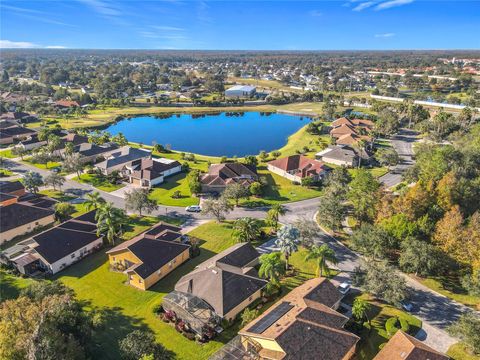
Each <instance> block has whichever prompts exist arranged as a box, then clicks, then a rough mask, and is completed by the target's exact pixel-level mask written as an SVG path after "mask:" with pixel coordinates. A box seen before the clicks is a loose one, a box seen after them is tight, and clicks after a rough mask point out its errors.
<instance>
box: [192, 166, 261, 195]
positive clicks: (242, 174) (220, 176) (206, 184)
mask: <svg viewBox="0 0 480 360" xmlns="http://www.w3.org/2000/svg"><path fill="white" fill-rule="evenodd" d="M257 180H258V175H257V169H256V167H255V166H251V165H246V164H242V163H224V164H212V165H210V167H209V168H208V173H206V174H204V175H202V176H201V177H200V182H201V184H202V191H203V192H222V191H223V190H225V187H226V186H227V185H229V184H233V183H239V184H242V185H244V186H249V185H250V184H251V183H253V182H255V181H257Z"/></svg>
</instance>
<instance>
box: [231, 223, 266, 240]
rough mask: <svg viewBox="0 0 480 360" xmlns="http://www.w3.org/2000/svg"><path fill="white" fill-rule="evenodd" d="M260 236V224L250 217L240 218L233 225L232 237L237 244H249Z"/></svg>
mask: <svg viewBox="0 0 480 360" xmlns="http://www.w3.org/2000/svg"><path fill="white" fill-rule="evenodd" d="M259 236H260V223H259V222H258V220H257V219H254V218H251V217H244V218H240V219H238V220H236V221H235V223H234V224H233V237H234V238H235V239H237V240H238V241H239V242H247V241H248V242H249V241H253V240H255V239H257V238H258V237H259Z"/></svg>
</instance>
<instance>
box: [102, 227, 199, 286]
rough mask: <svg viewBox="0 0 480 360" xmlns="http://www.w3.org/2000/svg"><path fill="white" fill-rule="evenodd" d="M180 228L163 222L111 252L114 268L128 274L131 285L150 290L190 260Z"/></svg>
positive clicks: (110, 260)
mask: <svg viewBox="0 0 480 360" xmlns="http://www.w3.org/2000/svg"><path fill="white" fill-rule="evenodd" d="M182 239H183V237H182V234H181V233H180V228H179V227H176V226H173V225H169V224H164V223H159V224H157V225H156V226H155V227H153V228H152V229H150V230H148V231H146V232H144V233H142V234H140V235H138V236H136V237H135V238H133V239H131V240H128V241H124V242H122V243H121V244H120V245H117V246H116V247H114V248H113V249H111V250H109V251H107V254H108V260H109V263H110V265H111V266H112V267H114V268H116V269H119V270H123V271H124V273H126V274H127V275H128V283H129V284H130V285H132V286H134V287H136V288H138V289H141V290H147V289H148V288H149V287H151V286H152V285H154V284H155V283H157V282H158V281H159V280H161V279H162V278H164V277H165V276H167V275H168V274H169V273H170V272H172V271H173V270H174V269H175V268H177V267H178V266H180V265H181V264H183V263H184V262H185V261H187V260H188V259H189V258H190V245H187V244H183V243H182Z"/></svg>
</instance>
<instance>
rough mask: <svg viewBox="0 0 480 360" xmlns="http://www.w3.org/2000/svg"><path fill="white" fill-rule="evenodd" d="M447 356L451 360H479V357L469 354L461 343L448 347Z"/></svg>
mask: <svg viewBox="0 0 480 360" xmlns="http://www.w3.org/2000/svg"><path fill="white" fill-rule="evenodd" d="M447 355H448V356H450V357H451V358H452V360H480V355H473V354H471V352H470V351H469V350H468V349H467V348H466V346H465V345H464V344H462V343H461V342H460V343H457V344H453V345H452V346H450V348H449V349H448V351H447Z"/></svg>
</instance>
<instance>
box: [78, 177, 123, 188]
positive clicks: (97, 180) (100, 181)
mask: <svg viewBox="0 0 480 360" xmlns="http://www.w3.org/2000/svg"><path fill="white" fill-rule="evenodd" d="M73 180H75V181H78V182H81V183H83V184H89V185H92V186H94V187H96V188H97V189H99V190H102V191H106V192H112V191H115V190H118V189H121V188H122V187H124V186H125V185H124V184H112V183H111V182H110V181H108V180H107V179H106V178H105V177H103V176H99V175H97V174H81V176H80V177H78V176H76V177H74V178H73Z"/></svg>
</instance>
